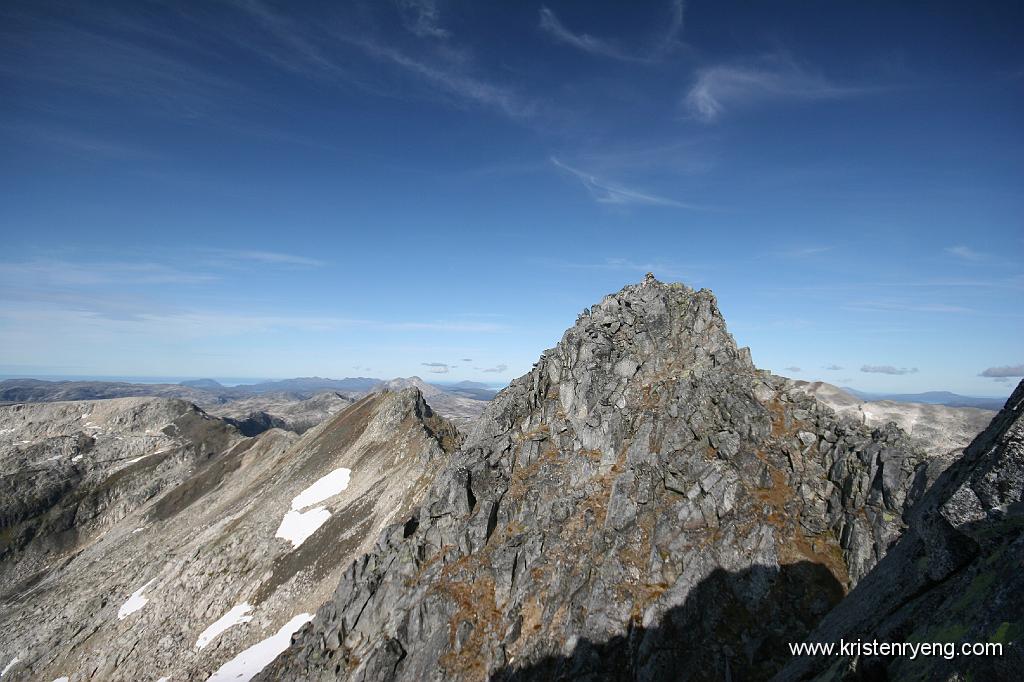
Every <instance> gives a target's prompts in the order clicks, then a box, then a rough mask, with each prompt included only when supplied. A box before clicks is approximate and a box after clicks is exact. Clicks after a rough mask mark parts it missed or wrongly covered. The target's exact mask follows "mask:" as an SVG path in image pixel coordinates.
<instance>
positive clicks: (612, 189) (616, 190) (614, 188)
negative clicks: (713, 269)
mask: <svg viewBox="0 0 1024 682" xmlns="http://www.w3.org/2000/svg"><path fill="white" fill-rule="evenodd" d="M551 163H552V164H554V165H555V167H557V168H559V169H561V170H563V171H565V172H567V173H569V174H570V175H571V176H573V177H574V178H576V179H577V180H579V181H580V182H581V183H583V186H584V187H586V189H587V191H588V192H590V196H592V197H593V198H594V201H596V202H598V203H599V204H615V205H619V206H625V205H640V206H668V207H672V208H685V209H691V210H701V209H702V208H703V207H700V206H696V205H694V204H688V203H685V202H682V201H677V200H675V199H670V198H668V197H663V196H659V195H657V194H652V193H649V192H643V191H640V190H636V189H633V188H630V187H626V186H624V185H620V184H618V183H615V182H612V181H610V180H605V179H603V178H599V177H597V176H596V175H593V174H591V173H587V172H585V171H582V170H579V169H578V168H573V167H572V166H570V165H568V164H566V163H564V162H562V161H560V160H559V159H558V158H556V157H554V156H552V157H551Z"/></svg>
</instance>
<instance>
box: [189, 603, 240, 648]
mask: <svg viewBox="0 0 1024 682" xmlns="http://www.w3.org/2000/svg"><path fill="white" fill-rule="evenodd" d="M250 611H252V607H251V606H250V605H249V602H243V603H241V604H239V605H238V606H235V607H232V609H231V610H230V611H228V612H227V613H225V614H224V615H223V616H221V617H220V618H218V619H217V620H215V621H213V623H212V624H210V627H208V628H206V629H205V630H203V632H202V633H201V634H200V635H199V639H197V640H196V648H197V649H202V648H203V647H205V646H206V645H207V644H209V643H210V642H212V641H213V640H214V639H216V637H217V635H219V634H220V633H222V632H224V631H225V630H227V629H228V628H229V627H231V626H232V625H239V624H240V623H248V622H249V621H250V620H252V616H247V615H245V614H247V613H249V612H250Z"/></svg>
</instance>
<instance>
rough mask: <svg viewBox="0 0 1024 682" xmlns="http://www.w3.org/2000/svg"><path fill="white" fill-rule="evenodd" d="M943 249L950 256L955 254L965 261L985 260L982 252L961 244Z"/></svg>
mask: <svg viewBox="0 0 1024 682" xmlns="http://www.w3.org/2000/svg"><path fill="white" fill-rule="evenodd" d="M943 250H944V251H945V252H946V253H948V254H949V255H951V256H956V257H957V258H960V259H962V260H966V261H971V262H972V263H977V262H978V261H982V260H985V255H984V254H982V253H978V252H977V251H975V250H974V249H972V248H970V247H967V246H963V245H960V246H949V247H946V248H945V249H943Z"/></svg>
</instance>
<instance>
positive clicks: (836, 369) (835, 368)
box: [824, 365, 842, 372]
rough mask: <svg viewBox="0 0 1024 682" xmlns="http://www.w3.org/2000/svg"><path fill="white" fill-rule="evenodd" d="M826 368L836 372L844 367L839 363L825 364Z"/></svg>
mask: <svg viewBox="0 0 1024 682" xmlns="http://www.w3.org/2000/svg"><path fill="white" fill-rule="evenodd" d="M824 369H827V370H829V371H832V372H834V371H838V370H840V369H842V367H840V366H839V365H825V367H824Z"/></svg>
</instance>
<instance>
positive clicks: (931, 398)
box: [843, 386, 1006, 410]
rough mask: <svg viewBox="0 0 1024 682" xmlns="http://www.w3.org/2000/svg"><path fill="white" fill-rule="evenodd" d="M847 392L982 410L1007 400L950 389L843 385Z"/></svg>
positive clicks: (993, 407)
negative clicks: (879, 388) (900, 390)
mask: <svg viewBox="0 0 1024 682" xmlns="http://www.w3.org/2000/svg"><path fill="white" fill-rule="evenodd" d="M843 390H844V391H846V392H847V393H852V394H853V395H855V396H857V397H858V398H861V399H863V400H893V401H895V402H898V403H924V404H926V405H945V406H947V407H977V408H978V409H981V410H998V409H1000V408H1002V406H1003V404H1004V403H1005V402H1006V399H1005V398H979V397H975V396H970V395H959V394H957V393H950V392H949V391H927V392H925V393H868V392H866V391H858V390H857V389H855V388H849V387H845V386H844V387H843Z"/></svg>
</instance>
